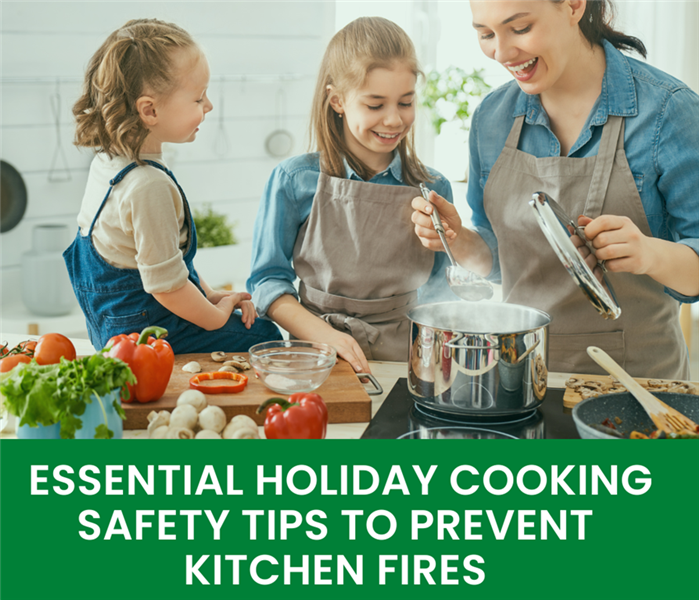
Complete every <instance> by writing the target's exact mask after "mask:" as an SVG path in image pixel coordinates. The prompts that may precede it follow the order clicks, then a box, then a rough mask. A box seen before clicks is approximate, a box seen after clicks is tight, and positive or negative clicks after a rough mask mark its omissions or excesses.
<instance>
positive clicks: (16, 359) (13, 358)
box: [0, 354, 32, 373]
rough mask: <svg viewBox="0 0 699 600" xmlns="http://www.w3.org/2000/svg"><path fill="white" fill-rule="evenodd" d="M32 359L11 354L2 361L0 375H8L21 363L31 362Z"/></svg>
mask: <svg viewBox="0 0 699 600" xmlns="http://www.w3.org/2000/svg"><path fill="white" fill-rule="evenodd" d="M31 360H32V359H31V357H29V356H27V355H26V354H11V355H10V356H8V357H7V358H3V359H2V360H0V373H7V372H8V371H11V370H12V369H14V368H15V367H16V366H17V365H18V364H19V363H28V362H31Z"/></svg>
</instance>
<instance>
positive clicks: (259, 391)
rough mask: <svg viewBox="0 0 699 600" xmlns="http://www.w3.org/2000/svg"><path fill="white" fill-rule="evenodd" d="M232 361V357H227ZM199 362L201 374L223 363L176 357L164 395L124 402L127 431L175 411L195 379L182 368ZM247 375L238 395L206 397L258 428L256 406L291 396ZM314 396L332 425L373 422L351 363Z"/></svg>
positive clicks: (259, 420)
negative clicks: (319, 399) (155, 414)
mask: <svg viewBox="0 0 699 600" xmlns="http://www.w3.org/2000/svg"><path fill="white" fill-rule="evenodd" d="M235 354H236V355H240V356H245V357H247V354H246V353H245V352H236V353H235ZM228 358H230V357H228ZM193 360H195V361H197V362H198V363H199V364H200V365H201V368H202V372H207V371H218V369H219V368H220V367H221V363H216V362H214V361H213V360H211V356H210V355H209V354H179V355H177V356H175V366H174V368H173V370H172V376H171V377H170V383H168V386H167V390H165V394H164V395H163V397H162V398H160V399H159V400H156V401H155V402H147V403H145V404H141V403H140V402H131V403H126V402H124V403H122V406H123V407H124V410H125V411H126V421H125V422H124V429H146V428H147V427H148V418H147V417H148V414H149V413H150V412H151V411H152V410H154V411H161V410H168V411H172V410H173V409H174V408H175V406H176V405H177V398H178V397H179V395H180V394H181V393H182V392H184V391H185V390H187V389H189V380H190V378H192V377H193V376H194V374H193V373H187V372H185V371H183V370H182V367H183V366H184V365H185V364H187V363H188V362H190V361H193ZM245 374H246V375H247V376H248V385H247V387H246V388H245V389H244V390H243V391H242V392H240V393H238V394H207V396H206V399H207V401H208V403H209V404H211V405H215V406H220V407H221V408H222V409H223V411H224V412H225V413H226V418H227V419H229V420H230V419H231V418H232V417H234V416H236V415H247V416H249V417H252V418H253V419H254V420H255V422H256V423H257V424H258V425H262V424H263V423H264V420H265V415H264V414H261V415H257V414H255V410H256V409H257V407H258V406H259V405H260V403H262V402H263V401H264V400H266V399H267V398H280V397H282V398H285V397H288V394H278V393H277V392H273V391H272V390H270V389H268V388H267V387H265V386H264V385H263V384H262V383H261V382H260V380H259V379H257V378H256V377H255V371H254V370H252V369H250V370H249V371H246V372H245ZM314 393H316V394H320V396H322V398H323V400H324V401H325V404H326V405H327V407H328V421H329V422H330V423H363V422H368V421H370V420H371V398H370V397H369V394H367V392H366V390H365V389H364V386H363V385H362V384H361V382H360V381H359V379H358V378H357V376H356V375H355V373H354V370H353V369H352V367H350V365H349V363H348V362H346V361H344V360H338V361H337V364H336V365H335V366H334V367H333V370H332V371H331V372H330V376H329V377H328V378H327V379H326V380H325V383H324V384H323V385H321V386H320V387H319V388H318V389H317V390H314Z"/></svg>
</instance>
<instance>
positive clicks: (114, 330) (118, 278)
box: [63, 160, 282, 354]
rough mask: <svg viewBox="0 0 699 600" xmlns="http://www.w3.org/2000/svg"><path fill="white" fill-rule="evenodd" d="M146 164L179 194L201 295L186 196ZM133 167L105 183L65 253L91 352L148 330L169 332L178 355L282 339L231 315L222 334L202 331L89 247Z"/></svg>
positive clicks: (188, 256)
mask: <svg viewBox="0 0 699 600" xmlns="http://www.w3.org/2000/svg"><path fill="white" fill-rule="evenodd" d="M145 162H147V163H148V164H149V165H151V166H153V167H155V168H156V169H160V170H161V171H163V172H165V173H167V175H168V176H169V177H170V178H171V179H172V181H173V182H174V183H175V185H176V186H177V189H178V190H179V191H180V195H181V196H182V202H183V203H184V209H185V222H186V224H187V226H188V227H189V239H188V241H187V247H186V248H185V251H184V262H185V264H186V265H187V270H188V271H189V281H191V282H192V283H193V284H194V285H196V286H197V288H198V289H199V291H201V293H202V294H204V290H203V289H202V288H201V284H200V283H199V276H198V275H197V272H196V270H195V269H194V255H195V254H196V252H197V232H196V228H195V227H194V221H193V220H192V215H191V213H190V211H189V203H188V202H187V197H186V196H185V193H184V191H183V190H182V188H181V187H180V185H179V184H178V183H177V180H176V179H175V176H174V175H173V174H172V173H171V172H170V171H169V170H168V169H166V168H165V167H163V166H162V165H161V164H159V163H157V162H154V161H151V160H146V161H145ZM136 167H138V165H137V164H136V163H135V162H134V163H131V164H130V165H129V166H127V167H125V168H124V169H122V170H121V171H119V173H117V175H116V177H114V179H112V180H111V181H110V182H109V186H110V187H109V190H108V191H107V195H106V196H105V197H104V200H102V204H101V205H100V207H99V209H98V210H97V213H96V214H95V218H94V219H93V220H92V223H91V225H90V231H89V232H88V234H87V235H86V236H83V235H81V234H80V229H79V228H78V234H77V235H76V236H75V240H74V241H73V243H72V244H71V245H70V247H69V248H68V249H67V250H66V251H65V252H64V253H63V258H64V259H65V261H66V266H67V268H68V274H69V275H70V280H71V282H72V284H73V290H74V291H75V295H76V297H77V298H78V302H79V303H80V307H81V308H82V310H83V313H84V314H85V318H86V321H87V330H88V333H89V336H90V341H91V342H92V345H93V346H95V348H103V347H104V346H105V345H106V343H107V341H109V338H111V337H112V336H114V335H117V334H120V333H132V332H140V331H141V330H142V329H144V328H145V327H148V326H149V325H158V326H160V327H164V328H165V329H167V330H168V336H167V341H168V342H169V343H170V344H171V345H172V348H173V350H174V351H175V353H176V354H186V353H190V352H213V351H217V350H221V351H223V352H247V350H248V349H249V347H250V346H252V345H254V344H257V343H260V342H266V341H270V340H279V339H282V336H281V334H280V332H279V330H278V329H277V327H276V326H275V325H274V324H272V323H271V322H269V321H266V320H264V319H257V320H256V321H255V323H254V324H253V326H252V327H251V328H250V329H246V328H245V325H244V324H243V322H242V321H241V319H240V316H239V315H238V314H235V313H233V314H231V317H230V319H229V320H228V322H227V323H226V324H225V325H224V326H223V327H221V328H220V329H216V330H214V331H207V330H205V329H202V328H201V327H198V326H197V325H194V324H193V323H190V322H189V321H186V320H185V319H182V318H181V317H178V316H177V315H175V314H173V313H172V312H170V311H169V310H168V309H166V308H165V307H164V306H163V305H162V304H160V303H159V302H158V301H157V300H156V299H155V298H154V297H153V295H152V294H149V293H148V292H146V291H145V290H144V289H143V282H142V281H141V275H140V273H139V272H138V269H123V268H119V267H115V266H113V265H110V264H109V263H108V262H107V261H105V260H104V259H103V258H102V257H101V256H100V254H99V252H97V250H96V249H95V246H94V244H93V243H92V230H93V229H94V227H95V223H96V222H97V218H98V217H99V215H100V213H101V212H102V209H103V208H104V205H105V203H106V202H107V200H108V199H109V195H110V194H111V192H112V189H113V187H114V186H115V185H117V184H118V183H119V182H120V181H121V180H122V179H123V178H124V177H125V176H126V175H128V173H130V172H131V171H132V170H133V169H135V168H136ZM204 295H206V294H204Z"/></svg>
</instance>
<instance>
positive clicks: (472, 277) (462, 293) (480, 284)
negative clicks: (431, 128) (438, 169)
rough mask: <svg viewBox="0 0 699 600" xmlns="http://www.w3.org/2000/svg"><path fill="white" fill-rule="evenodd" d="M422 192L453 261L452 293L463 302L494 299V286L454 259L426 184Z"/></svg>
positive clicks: (449, 270) (449, 277)
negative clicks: (430, 207) (430, 206)
mask: <svg viewBox="0 0 699 600" xmlns="http://www.w3.org/2000/svg"><path fill="white" fill-rule="evenodd" d="M420 192H422V197H423V198H424V199H425V200H427V202H429V203H430V204H431V205H432V213H431V214H430V217H431V218H432V225H434V229H435V231H436V232H437V234H438V235H439V239H440V240H442V245H443V246H444V251H445V252H446V253H447V256H448V257H449V260H450V261H451V266H449V267H447V283H448V284H449V287H450V288H451V291H452V292H454V293H455V294H456V295H457V296H458V297H459V298H461V299H462V300H468V301H470V302H477V301H478V300H488V299H490V298H492V297H493V286H492V284H491V283H490V282H489V281H488V280H487V279H484V278H483V277H481V276H480V275H477V274H476V273H474V272H473V271H469V270H468V269H464V268H463V267H460V266H459V264H458V263H457V262H456V260H455V259H454V255H453V254H452V253H451V248H449V244H448V243H447V237H446V235H445V233H444V227H442V219H441V217H440V216H439V211H438V210H437V207H436V206H435V205H434V203H433V202H431V201H430V190H429V189H427V186H425V184H424V183H421V184H420Z"/></svg>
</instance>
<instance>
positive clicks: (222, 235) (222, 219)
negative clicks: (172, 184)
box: [194, 204, 237, 248]
mask: <svg viewBox="0 0 699 600" xmlns="http://www.w3.org/2000/svg"><path fill="white" fill-rule="evenodd" d="M194 226H195V227H196V229H197V248H214V247H215V246H228V245H231V244H235V243H237V240H236V239H235V235H233V225H229V224H228V219H227V218H226V215H224V214H221V213H217V212H215V211H214V210H213V208H211V205H210V204H206V205H204V209H203V210H198V209H196V208H195V209H194Z"/></svg>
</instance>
